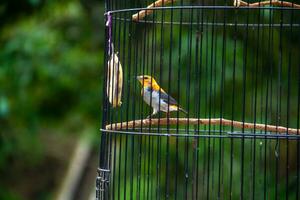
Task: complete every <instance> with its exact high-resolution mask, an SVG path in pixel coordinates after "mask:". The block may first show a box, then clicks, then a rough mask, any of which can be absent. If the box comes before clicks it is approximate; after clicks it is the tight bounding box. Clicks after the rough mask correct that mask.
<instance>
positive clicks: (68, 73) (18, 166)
mask: <svg viewBox="0 0 300 200" xmlns="http://www.w3.org/2000/svg"><path fill="white" fill-rule="evenodd" d="M103 12H104V2H103V1H96V0H82V1H80V0H66V1H59V0H22V1H19V0H5V1H1V3H0V44H1V45H0V46H1V48H0V199H1V200H10V199H14V200H17V199H52V198H54V196H55V191H56V190H58V188H59V187H60V185H61V182H62V179H63V177H62V176H63V175H64V173H65V170H66V167H67V165H68V163H69V161H70V157H71V156H70V155H72V151H73V149H74V145H75V144H76V143H77V140H78V138H80V137H81V135H82V134H83V133H84V134H85V136H86V137H88V138H91V139H92V138H94V137H95V136H97V134H99V132H98V131H97V130H98V129H99V127H100V112H99V110H100V91H101V87H100V80H101V77H102V75H101V72H102V69H103V68H102V67H100V66H102V64H103V46H104V44H103V40H104V30H103V29H104V16H103ZM98 142H99V141H98V140H95V143H94V144H93V146H94V148H95V149H98V148H96V147H97V146H98V145H97V144H98ZM95 167H96V166H95Z"/></svg>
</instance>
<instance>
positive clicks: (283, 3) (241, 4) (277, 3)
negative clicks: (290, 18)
mask: <svg viewBox="0 0 300 200" xmlns="http://www.w3.org/2000/svg"><path fill="white" fill-rule="evenodd" d="M233 5H234V6H235V7H245V6H247V7H262V6H267V5H271V6H281V7H292V8H298V9H300V5H298V4H295V3H292V2H288V1H279V0H271V1H261V2H255V3H247V2H245V1H242V0H234V2H233Z"/></svg>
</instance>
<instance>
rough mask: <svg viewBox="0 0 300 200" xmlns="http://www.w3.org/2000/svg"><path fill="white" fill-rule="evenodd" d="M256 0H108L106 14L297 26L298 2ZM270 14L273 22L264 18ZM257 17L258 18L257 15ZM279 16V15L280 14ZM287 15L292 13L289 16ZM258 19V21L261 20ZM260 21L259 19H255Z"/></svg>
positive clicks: (126, 19) (126, 18)
mask: <svg viewBox="0 0 300 200" xmlns="http://www.w3.org/2000/svg"><path fill="white" fill-rule="evenodd" d="M278 2H279V1H262V2H261V1H259V2H255V3H251V4H248V3H247V2H244V1H241V0H234V1H232V2H227V1H218V2H215V1H214V2H213V3H206V2H205V3H204V2H202V1H201V2H196V3H193V4H192V3H188V2H183V1H175V0H157V1H153V2H152V3H151V2H148V1H145V2H144V1H138V2H136V1H134V2H132V1H122V2H121V1H120V2H119V1H107V3H106V13H105V15H106V16H108V15H111V16H114V17H113V20H115V21H116V20H117V21H124V22H140V23H144V24H166V25H168V24H169V25H170V24H171V25H176V24H180V25H199V24H205V25H216V26H218V25H219V26H223V25H226V26H245V25H247V26H249V27H258V26H261V27H264V26H266V27H269V26H270V24H271V26H272V27H285V26H290V25H293V26H300V23H299V21H298V20H297V19H298V18H299V17H300V16H299V15H300V12H299V11H300V5H298V4H295V3H294V2H286V1H285V2H284V4H283V3H282V2H281V3H278ZM270 13H272V18H273V20H272V22H266V21H265V20H264V17H265V16H266V15H269V14H270ZM257 16H258V17H257ZM279 16H280V17H279ZM290 16H293V17H292V18H291V17H290ZM259 18H260V19H261V20H260V19H259ZM257 21H259V22H257Z"/></svg>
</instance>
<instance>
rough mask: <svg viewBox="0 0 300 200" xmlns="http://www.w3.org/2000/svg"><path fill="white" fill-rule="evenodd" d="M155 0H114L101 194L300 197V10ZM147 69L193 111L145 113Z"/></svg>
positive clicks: (109, 196) (100, 196)
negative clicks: (116, 102)
mask: <svg viewBox="0 0 300 200" xmlns="http://www.w3.org/2000/svg"><path fill="white" fill-rule="evenodd" d="M151 3H152V1H142V0H135V1H134V0H130V1H122V0H107V1H106V11H107V12H106V14H105V16H106V17H107V18H110V19H109V20H108V21H110V22H111V23H108V26H107V27H106V41H107V42H106V44H105V48H106V50H107V51H106V52H105V60H104V67H105V73H104V74H103V102H102V128H101V145H100V162H99V170H98V178H97V184H96V186H97V187H96V189H97V199H238V198H240V199H283V198H285V199H288V198H290V199H299V189H300V187H299V183H300V180H299V179H300V174H299V171H300V156H299V152H300V137H299V134H298V133H299V131H298V129H299V113H300V109H299V105H300V104H299V102H300V76H299V75H300V56H299V53H300V37H299V35H300V10H299V9H297V8H294V7H281V6H279V7H275V6H265V7H249V6H245V7H234V6H233V2H231V1H223V0H222V1H217V0H214V1H209V2H208V1H204V0H200V1H183V0H180V1H179V0H178V1H171V3H169V4H168V5H164V4H163V5H162V6H159V7H154V8H148V9H145V7H147V5H149V4H151ZM294 3H295V4H296V3H297V2H293V4H294ZM298 3H299V2H298ZM293 4H292V5H293ZM141 10H147V12H149V11H151V14H150V13H148V15H147V16H145V17H139V15H140V14H138V17H137V20H136V19H135V20H134V19H133V18H132V16H133V15H134V14H136V13H138V12H139V11H141ZM111 47H113V48H112V49H111ZM117 52H118V53H117ZM112 53H115V54H116V55H117V57H118V61H117V63H113V65H114V66H118V68H119V66H120V65H119V64H120V63H121V64H122V65H121V67H122V73H123V76H122V79H119V78H118V77H115V78H113V79H112V80H110V76H109V75H107V74H109V73H108V65H109V64H108V63H109V62H110V59H111V56H112ZM114 69H115V68H114ZM117 70H118V69H117ZM114 72H115V71H114ZM114 72H113V71H112V73H113V74H115V73H114ZM141 75H150V76H151V77H153V78H155V80H156V81H157V82H158V84H159V85H160V86H161V88H163V90H165V91H166V93H168V94H169V95H170V96H172V97H173V98H174V99H176V101H177V103H178V105H180V106H181V107H183V108H184V109H185V110H186V111H187V112H188V113H187V114H184V113H182V112H171V114H168V115H166V113H164V112H159V113H157V114H156V115H154V116H150V118H149V119H145V118H146V117H147V116H148V115H149V114H151V113H152V103H153V102H150V105H148V104H147V103H146V102H145V101H144V100H143V98H144V96H145V93H144V92H142V93H141V89H142V88H143V87H145V85H144V84H142V85H141V84H140V83H139V82H138V81H137V79H136V77H137V76H141ZM109 82H110V83H109ZM150 83H152V82H150ZM110 84H112V85H113V84H117V85H118V86H119V85H120V84H121V85H122V87H121V88H122V89H121V92H122V95H121V99H120V100H121V101H122V104H120V106H118V107H114V106H112V105H111V103H110V101H109V98H112V99H113V98H119V96H117V95H115V96H113V95H114V94H112V96H110V95H108V94H107V91H108V89H107V87H108V85H110ZM118 88H119V87H118ZM151 91H152V90H151ZM118 92H120V91H118V89H117V93H118ZM151 94H152V93H151ZM160 94H161V92H160ZM108 96H110V97H109V98H108ZM160 98H161V96H160ZM167 102H168V103H170V97H168V100H167ZM168 111H170V108H168ZM200 118H201V120H199V119H200ZM157 119H158V120H157ZM156 120H157V121H156ZM176 120H177V121H176ZM179 120H181V121H180V122H179ZM205 120H206V121H205ZM226 120H227V121H226ZM154 122H155V123H154ZM156 122H157V123H156ZM171 122H172V123H171ZM223 122H228V123H223ZM117 123H119V124H117ZM248 123H249V124H250V125H249V124H248ZM237 125H238V126H237ZM271 126H272V127H273V129H270V127H271ZM288 128H290V129H288Z"/></svg>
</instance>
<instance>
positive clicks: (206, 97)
mask: <svg viewBox="0 0 300 200" xmlns="http://www.w3.org/2000/svg"><path fill="white" fill-rule="evenodd" d="M207 12H208V11H207ZM207 15H209V12H208V14H207ZM208 22H209V19H208V17H207V18H206V23H207V25H206V30H205V35H206V38H207V39H206V40H205V41H206V43H205V45H206V48H205V61H206V62H205V83H204V88H205V92H204V98H205V111H204V115H205V116H206V117H208V118H209V116H208V110H209V108H208V107H209V96H208V81H209V80H208V78H209V71H208V65H209V55H208V52H209V49H208V48H209V38H208V36H209V30H208ZM206 129H207V125H205V131H207V130H206ZM208 140H209V138H206V139H205V141H204V145H203V148H204V153H203V154H204V157H203V159H204V162H203V171H204V174H205V173H206V177H204V176H203V192H204V190H205V189H206V191H205V192H206V198H208V188H209V184H208V182H207V180H208V178H209V176H208V170H206V169H208V167H209V164H208V162H209V148H208V144H207V141H208ZM205 178H206V179H205ZM205 181H206V182H205ZM205 184H206V188H205ZM204 197H205V196H204Z"/></svg>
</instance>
